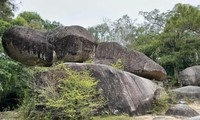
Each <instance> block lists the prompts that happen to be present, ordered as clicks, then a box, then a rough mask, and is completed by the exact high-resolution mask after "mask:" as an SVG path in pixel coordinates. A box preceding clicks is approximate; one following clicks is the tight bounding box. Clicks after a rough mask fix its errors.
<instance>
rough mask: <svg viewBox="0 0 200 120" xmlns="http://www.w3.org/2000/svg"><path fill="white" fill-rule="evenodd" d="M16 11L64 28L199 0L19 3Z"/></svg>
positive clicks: (28, 0)
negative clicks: (37, 16)
mask: <svg viewBox="0 0 200 120" xmlns="http://www.w3.org/2000/svg"><path fill="white" fill-rule="evenodd" d="M20 1H21V2H22V3H21V5H19V10H18V11H17V13H16V14H18V13H20V12H22V11H34V12H37V13H38V14H39V15H40V16H41V17H42V18H43V19H48V20H50V21H58V22H60V23H62V24H63V25H65V26H69V25H81V26H83V27H88V26H94V25H97V24H100V23H102V22H103V18H109V19H111V20H112V21H114V20H117V19H119V18H120V17H122V16H123V15H125V14H127V15H128V16H130V17H131V19H133V20H134V19H138V20H141V18H138V13H139V11H148V12H150V11H151V10H154V9H159V10H160V11H162V12H166V11H167V10H171V9H172V8H173V7H174V5H175V4H176V3H187V4H191V5H193V6H197V5H200V0H20Z"/></svg>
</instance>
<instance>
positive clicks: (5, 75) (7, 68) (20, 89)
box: [0, 56, 32, 104]
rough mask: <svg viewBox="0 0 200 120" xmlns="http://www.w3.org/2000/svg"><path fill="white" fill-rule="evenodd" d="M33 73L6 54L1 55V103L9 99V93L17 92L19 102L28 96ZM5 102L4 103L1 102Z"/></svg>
mask: <svg viewBox="0 0 200 120" xmlns="http://www.w3.org/2000/svg"><path fill="white" fill-rule="evenodd" d="M31 78H32V77H31V75H30V74H29V70H28V69H26V68H25V67H24V66H23V65H22V64H20V63H18V62H15V61H13V60H11V59H9V58H7V57H6V56H1V57H0V86H1V90H0V103H1V102H3V101H4V99H7V98H6V97H7V95H9V94H13V93H14V94H16V96H18V97H19V100H18V102H19V104H20V103H22V102H23V99H24V98H25V97H27V96H26V95H27V92H29V90H30V87H31ZM1 104H3V103H1Z"/></svg>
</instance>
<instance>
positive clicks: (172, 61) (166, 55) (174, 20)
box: [136, 4, 200, 82]
mask: <svg viewBox="0 0 200 120" xmlns="http://www.w3.org/2000/svg"><path fill="white" fill-rule="evenodd" d="M150 13H151V12H150ZM150 13H148V14H144V17H145V19H147V21H149V22H148V23H149V24H151V23H155V21H156V20H158V19H157V17H155V15H150ZM146 15H147V16H148V15H150V16H149V17H147V16H146ZM162 15H164V14H159V15H158V18H160V17H159V16H161V17H162ZM164 16H165V17H163V18H164V19H163V20H162V22H161V24H162V26H163V27H159V26H160V25H159V24H157V23H160V22H159V21H158V22H156V24H151V25H152V26H153V28H160V30H158V29H152V30H153V31H154V32H153V34H152V35H153V36H154V37H153V39H151V38H150V39H148V40H144V42H143V41H141V39H140V40H139V42H138V44H139V45H138V47H139V48H138V49H140V50H142V51H143V52H144V53H147V54H148V55H149V56H151V57H152V58H153V59H154V60H155V61H157V62H158V63H160V64H161V65H162V66H164V67H165V69H166V70H167V72H168V75H171V76H173V77H174V81H175V82H177V81H178V74H179V71H180V70H182V69H184V68H186V67H188V66H192V65H196V64H199V63H200V60H199V53H200V49H199V47H198V46H199V45H200V38H199V35H200V32H199V31H200V28H199V26H200V10H199V8H197V7H194V6H191V5H188V4H177V5H175V7H174V8H173V10H171V11H169V12H167V13H165V15H164ZM152 21H153V22H152ZM151 25H150V26H151ZM146 30H147V31H148V29H146ZM157 30H158V31H157ZM144 35H145V34H144ZM146 35H147V36H149V35H148V34H146ZM146 35H145V36H146ZM147 43H148V44H147ZM136 46H137V45H136ZM149 51H151V52H149Z"/></svg>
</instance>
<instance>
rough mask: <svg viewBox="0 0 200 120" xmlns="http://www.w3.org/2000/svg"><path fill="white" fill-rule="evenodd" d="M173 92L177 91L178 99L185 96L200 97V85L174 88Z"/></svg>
mask: <svg viewBox="0 0 200 120" xmlns="http://www.w3.org/2000/svg"><path fill="white" fill-rule="evenodd" d="M172 92H174V93H175V95H176V98H177V99H178V100H179V99H184V98H190V99H200V87H198V86H185V87H181V88H177V89H174V90H172Z"/></svg>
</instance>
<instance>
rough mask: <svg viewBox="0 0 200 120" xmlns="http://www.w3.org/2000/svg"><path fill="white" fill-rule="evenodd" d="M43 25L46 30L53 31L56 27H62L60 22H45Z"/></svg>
mask: <svg viewBox="0 0 200 120" xmlns="http://www.w3.org/2000/svg"><path fill="white" fill-rule="evenodd" d="M43 25H44V29H46V30H51V29H54V28H56V27H59V26H62V24H61V23H59V22H56V21H53V22H51V21H49V20H45V21H44V22H43Z"/></svg>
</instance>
